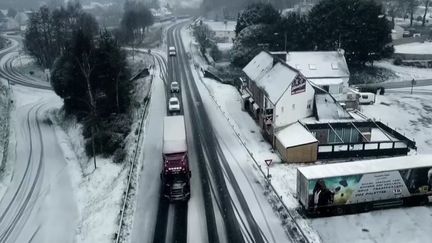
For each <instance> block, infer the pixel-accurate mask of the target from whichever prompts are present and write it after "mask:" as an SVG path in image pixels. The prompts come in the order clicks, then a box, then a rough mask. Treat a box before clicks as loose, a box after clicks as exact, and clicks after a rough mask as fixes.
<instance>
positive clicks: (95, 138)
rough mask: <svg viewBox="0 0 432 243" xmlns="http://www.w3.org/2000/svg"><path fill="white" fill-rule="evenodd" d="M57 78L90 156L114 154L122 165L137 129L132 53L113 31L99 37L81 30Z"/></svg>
mask: <svg viewBox="0 0 432 243" xmlns="http://www.w3.org/2000/svg"><path fill="white" fill-rule="evenodd" d="M51 75H52V80H51V82H52V86H53V88H54V91H55V92H56V94H57V95H59V96H60V97H61V98H63V100H64V109H65V111H66V114H73V115H76V116H77V117H79V118H80V120H81V121H82V122H83V125H84V132H83V135H84V138H85V139H86V141H87V142H86V151H87V154H88V155H93V154H96V155H97V154H102V155H105V156H108V155H112V154H113V153H114V155H115V159H116V160H117V161H121V160H122V158H123V155H124V148H123V146H124V144H123V140H124V138H125V137H126V135H127V134H128V133H129V131H130V125H131V121H130V118H129V115H128V110H129V104H130V90H131V82H130V81H129V78H130V71H129V70H128V68H127V62H126V55H125V53H124V51H123V50H122V49H121V47H120V45H119V44H118V42H117V41H116V40H115V39H114V38H113V36H112V35H111V34H110V33H109V32H108V31H102V32H101V33H100V35H99V36H98V37H96V38H95V37H94V36H90V35H87V34H86V33H85V32H84V31H82V30H77V31H76V32H74V33H73V37H72V40H71V42H70V44H69V45H68V48H67V49H66V50H65V51H64V52H63V54H62V55H61V56H60V57H59V58H58V59H57V60H56V62H55V63H54V65H53V69H52V72H51Z"/></svg>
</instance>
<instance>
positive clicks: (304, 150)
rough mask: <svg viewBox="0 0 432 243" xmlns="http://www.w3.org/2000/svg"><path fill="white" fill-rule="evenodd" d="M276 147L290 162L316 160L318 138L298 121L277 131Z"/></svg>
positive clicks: (283, 157) (284, 158)
mask: <svg viewBox="0 0 432 243" xmlns="http://www.w3.org/2000/svg"><path fill="white" fill-rule="evenodd" d="M275 144H276V149H277V150H278V151H279V153H280V154H281V156H282V159H283V160H284V161H286V162H289V163H305V162H315V161H316V160H317V156H318V140H317V139H316V138H315V137H314V136H313V135H312V134H311V133H310V132H309V131H308V130H306V128H304V127H303V126H302V125H301V124H300V123H298V122H296V123H294V124H292V125H289V126H287V127H285V128H283V129H281V130H280V131H278V132H277V133H276V142H275Z"/></svg>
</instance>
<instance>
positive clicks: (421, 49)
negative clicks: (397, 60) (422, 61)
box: [394, 42, 432, 54]
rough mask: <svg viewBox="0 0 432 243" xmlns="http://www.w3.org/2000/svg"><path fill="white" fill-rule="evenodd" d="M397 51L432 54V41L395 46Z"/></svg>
mask: <svg viewBox="0 0 432 243" xmlns="http://www.w3.org/2000/svg"><path fill="white" fill-rule="evenodd" d="M394 48H395V53H402V54H432V42H424V43H420V42H414V43H409V44H402V45H396V46H394Z"/></svg>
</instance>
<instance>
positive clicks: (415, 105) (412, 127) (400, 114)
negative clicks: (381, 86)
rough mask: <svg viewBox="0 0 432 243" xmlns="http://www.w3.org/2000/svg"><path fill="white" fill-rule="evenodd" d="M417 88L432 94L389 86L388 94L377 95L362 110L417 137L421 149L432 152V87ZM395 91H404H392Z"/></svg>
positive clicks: (409, 135)
mask: <svg viewBox="0 0 432 243" xmlns="http://www.w3.org/2000/svg"><path fill="white" fill-rule="evenodd" d="M428 88H429V90H428ZM417 90H425V92H430V94H427V93H426V94H418V93H414V94H413V95H411V94H410V93H409V91H410V88H404V89H395V90H389V92H388V93H387V94H386V95H384V96H377V100H376V103H375V104H374V105H367V106H362V111H363V113H364V114H365V115H367V116H368V117H371V118H375V119H377V120H381V121H382V122H383V123H385V124H388V125H389V126H390V127H392V128H394V129H396V130H397V131H398V132H400V133H402V134H405V135H406V136H407V137H408V138H410V139H414V140H415V141H416V143H417V147H418V153H430V152H431V151H432V101H431V98H432V90H431V87H419V88H415V89H414V91H417ZM427 90H428V91H427ZM393 91H395V92H398V91H403V92H401V93H390V92H393ZM396 114H397V115H396Z"/></svg>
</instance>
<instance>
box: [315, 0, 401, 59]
mask: <svg viewBox="0 0 432 243" xmlns="http://www.w3.org/2000/svg"><path fill="white" fill-rule="evenodd" d="M309 29H310V37H311V40H312V43H313V45H314V46H315V49H318V50H336V49H337V48H339V47H340V48H342V49H344V50H345V55H346V58H347V61H348V63H350V64H355V65H365V63H367V62H370V63H373V61H374V60H378V59H380V58H383V57H386V56H389V55H390V54H391V53H392V52H393V47H391V46H389V44H390V43H391V35H390V34H391V28H390V23H389V21H388V20H387V19H386V17H385V15H384V13H383V12H382V7H381V5H379V4H377V3H376V2H375V1H373V0H323V1H321V2H320V3H318V4H317V5H316V6H315V7H314V8H313V9H312V10H311V12H310V14H309Z"/></svg>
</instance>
